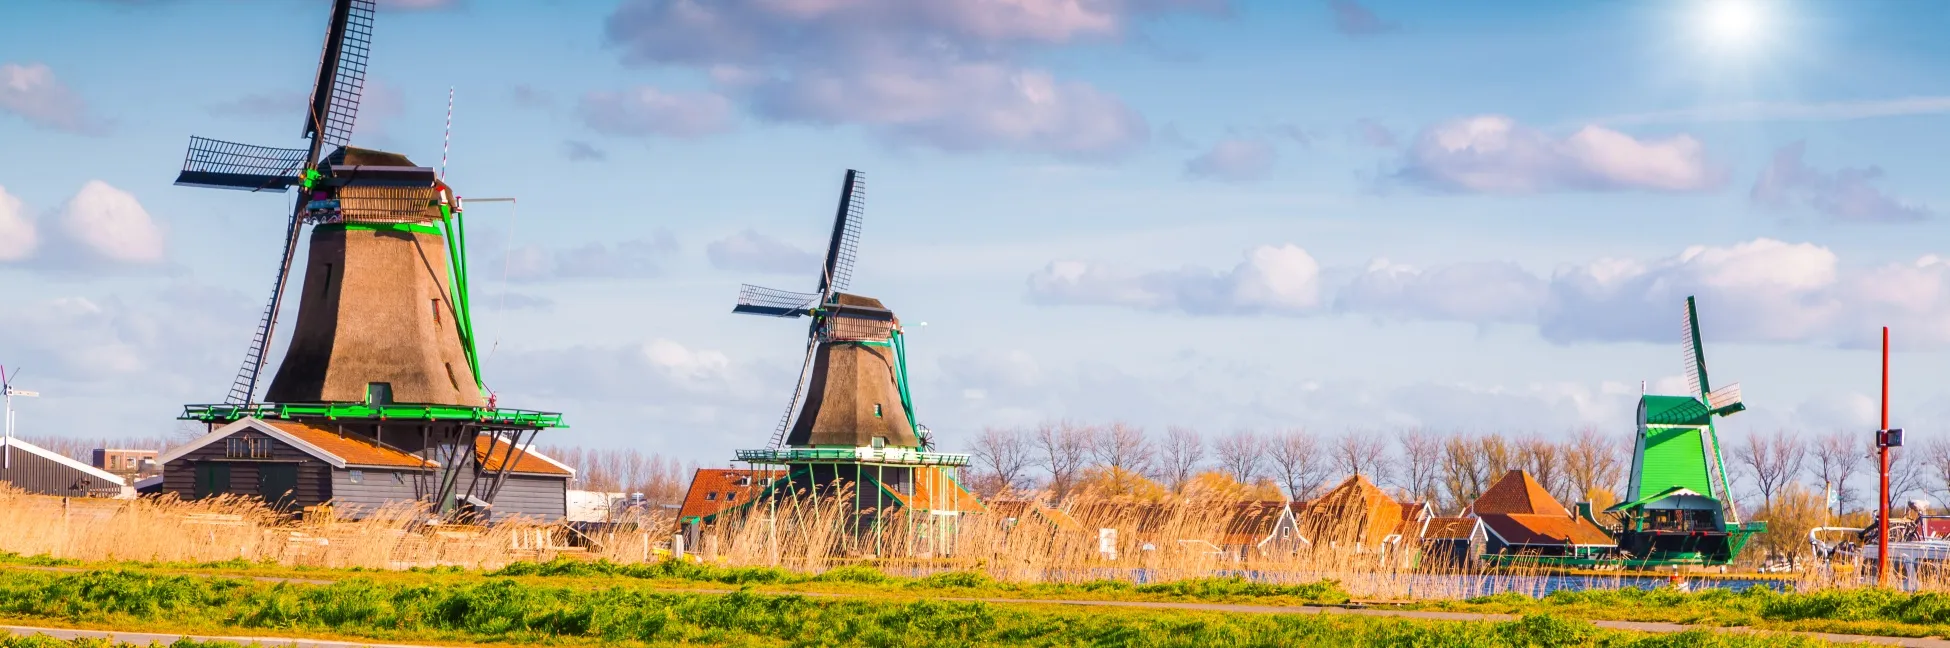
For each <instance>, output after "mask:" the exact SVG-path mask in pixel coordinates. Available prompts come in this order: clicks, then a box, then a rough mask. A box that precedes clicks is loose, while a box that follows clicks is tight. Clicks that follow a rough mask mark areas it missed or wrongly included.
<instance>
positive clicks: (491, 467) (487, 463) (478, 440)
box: [474, 436, 574, 476]
mask: <svg viewBox="0 0 1950 648" xmlns="http://www.w3.org/2000/svg"><path fill="white" fill-rule="evenodd" d="M507 444H508V440H507V439H503V438H500V437H487V436H477V437H474V460H475V461H478V462H480V463H481V468H482V469H483V470H488V471H498V470H501V464H502V462H503V460H505V459H507V457H508V452H509V448H508V445H507ZM508 463H509V464H510V465H512V466H513V467H512V468H510V469H509V471H510V472H518V473H528V474H531V475H562V476H568V475H571V474H574V473H573V472H571V471H570V470H569V469H567V468H563V467H561V466H558V465H556V464H555V462H552V461H549V460H547V459H543V458H542V457H541V455H538V454H535V453H532V452H527V451H524V450H522V449H521V448H520V447H516V448H514V461H512V462H508Z"/></svg>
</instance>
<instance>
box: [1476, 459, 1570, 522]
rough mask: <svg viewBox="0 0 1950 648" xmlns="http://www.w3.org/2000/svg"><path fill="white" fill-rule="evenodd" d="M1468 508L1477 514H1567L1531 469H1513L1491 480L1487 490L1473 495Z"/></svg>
mask: <svg viewBox="0 0 1950 648" xmlns="http://www.w3.org/2000/svg"><path fill="white" fill-rule="evenodd" d="M1470 510H1471V511H1473V512H1475V513H1476V514H1477V515H1484V514H1489V513H1515V514H1521V515H1568V514H1569V511H1567V510H1565V508H1564V505H1563V504H1560V503H1558V501H1557V498H1555V497H1551V494H1550V492H1548V491H1545V490H1544V486H1543V485H1542V484H1539V483H1537V480H1535V479H1532V478H1531V477H1530V473H1527V472H1524V471H1521V470H1512V471H1510V472H1508V473H1504V475H1503V477H1502V478H1501V479H1498V480H1496V483H1494V484H1491V485H1490V488H1489V490H1486V491H1483V495H1482V496H1480V497H1477V498H1476V502H1475V503H1474V504H1471V505H1470Z"/></svg>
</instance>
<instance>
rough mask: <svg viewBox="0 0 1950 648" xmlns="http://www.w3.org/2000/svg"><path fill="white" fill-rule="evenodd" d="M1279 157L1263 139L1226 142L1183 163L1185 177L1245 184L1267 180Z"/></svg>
mask: <svg viewBox="0 0 1950 648" xmlns="http://www.w3.org/2000/svg"><path fill="white" fill-rule="evenodd" d="M1278 157H1279V153H1278V152H1277V151H1275V150H1274V149H1273V144H1272V143H1271V142H1267V141H1266V140H1263V139H1254V138H1240V137H1235V138H1227V139H1223V140H1219V141H1218V142H1217V143H1215V144H1213V145H1212V148H1211V149H1210V150H1208V151H1206V152H1204V153H1201V154H1199V156H1198V157H1195V158H1192V159H1190V160H1187V161H1186V162H1185V175H1187V176H1190V177H1194V178H1208V179H1214V180H1229V181H1246V180H1258V179H1260V178H1263V177H1266V174H1267V173H1268V172H1270V171H1272V170H1273V162H1274V161H1275V160H1276V159H1278Z"/></svg>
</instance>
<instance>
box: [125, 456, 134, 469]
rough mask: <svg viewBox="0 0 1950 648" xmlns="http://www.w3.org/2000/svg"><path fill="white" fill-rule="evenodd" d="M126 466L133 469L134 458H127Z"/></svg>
mask: <svg viewBox="0 0 1950 648" xmlns="http://www.w3.org/2000/svg"><path fill="white" fill-rule="evenodd" d="M127 466H128V467H130V468H134V467H135V457H129V458H128V462H127Z"/></svg>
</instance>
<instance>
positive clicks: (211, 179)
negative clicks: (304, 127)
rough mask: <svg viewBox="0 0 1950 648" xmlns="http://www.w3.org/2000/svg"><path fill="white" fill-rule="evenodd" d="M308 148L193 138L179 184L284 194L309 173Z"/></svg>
mask: <svg viewBox="0 0 1950 648" xmlns="http://www.w3.org/2000/svg"><path fill="white" fill-rule="evenodd" d="M307 153H308V151H306V150H305V149H288V148H273V147H269V146H254V145H251V144H239V143H237V142H226V141H223V140H214V139H210V138H207V137H195V136H191V137H190V149H189V152H188V153H185V154H184V155H183V171H182V172H181V173H178V174H176V184H179V185H185V186H191V187H211V188H215V189H242V190H245V191H264V190H272V191H284V190H285V189H286V188H288V187H291V186H293V185H296V184H298V182H299V180H300V177H301V174H303V173H304V171H305V156H306V154H307Z"/></svg>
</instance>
